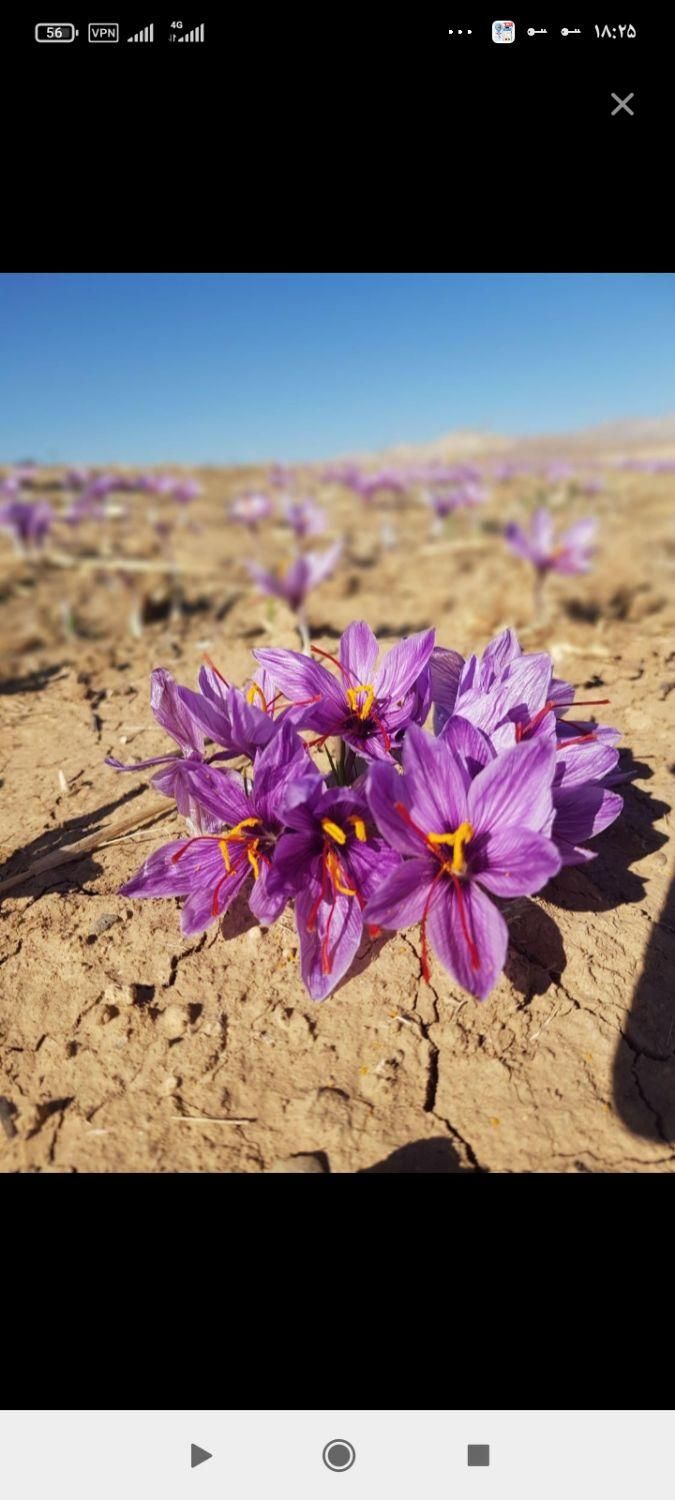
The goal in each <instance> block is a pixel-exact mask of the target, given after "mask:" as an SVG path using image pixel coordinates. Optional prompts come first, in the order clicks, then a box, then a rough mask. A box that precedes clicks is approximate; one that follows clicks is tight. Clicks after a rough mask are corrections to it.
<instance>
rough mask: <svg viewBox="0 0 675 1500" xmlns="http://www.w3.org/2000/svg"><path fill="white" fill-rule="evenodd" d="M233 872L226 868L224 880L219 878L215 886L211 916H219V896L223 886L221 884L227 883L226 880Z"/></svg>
mask: <svg viewBox="0 0 675 1500" xmlns="http://www.w3.org/2000/svg"><path fill="white" fill-rule="evenodd" d="M231 873H232V872H231V871H230V870H226V872H225V874H224V875H223V878H222V880H219V881H218V884H217V885H216V886H215V888H214V892H213V900H212V902H211V916H212V917H217V916H218V897H219V895H220V888H221V886H223V885H224V884H225V881H226V880H229V878H230V874H231Z"/></svg>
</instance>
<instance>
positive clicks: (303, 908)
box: [295, 882, 363, 1000]
mask: <svg viewBox="0 0 675 1500" xmlns="http://www.w3.org/2000/svg"><path fill="white" fill-rule="evenodd" d="M318 893H319V892H318V886H317V885H316V883H315V882H312V884H311V885H310V887H309V888H308V889H305V890H303V891H301V892H300V894H299V895H298V896H296V899H295V922H296V926H297V929H298V937H299V939H300V967H301V972H302V977H303V980H304V983H305V986H306V988H307V990H308V993H309V994H310V996H311V998H312V1000H325V999H326V996H327V995H330V993H331V990H334V989H335V986H336V984H338V983H339V981H340V980H341V979H342V977H343V975H344V974H346V972H347V970H348V968H349V967H350V964H351V963H352V960H353V959H354V958H355V956H356V952H357V949H358V946H359V943H360V941H361V934H362V932H363V921H362V918H361V912H360V909H359V904H358V902H357V901H356V899H355V898H354V897H353V896H340V895H337V896H336V897H335V899H334V900H331V901H321V902H320V904H319V907H318V911H317V913H316V916H315V917H314V907H315V903H316V898H317V896H318ZM313 917H314V920H315V922H316V926H315V929H314V931H312V932H309V931H308V922H309V921H310V920H311V919H312V918H313ZM324 944H325V947H324ZM324 953H325V955H326V960H327V963H328V964H329V965H330V968H329V972H328V973H324V967H325V965H324Z"/></svg>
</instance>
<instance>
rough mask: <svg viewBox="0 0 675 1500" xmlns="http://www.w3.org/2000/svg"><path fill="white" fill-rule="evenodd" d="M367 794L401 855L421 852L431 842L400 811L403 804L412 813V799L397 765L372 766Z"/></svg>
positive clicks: (376, 817) (389, 840)
mask: <svg viewBox="0 0 675 1500" xmlns="http://www.w3.org/2000/svg"><path fill="white" fill-rule="evenodd" d="M366 796H367V798H368V806H369V808H370V811H371V814H372V816H373V818H374V820H375V822H376V824H377V827H378V828H379V830H380V833H381V834H382V835H383V837H384V838H385V839H386V840H387V843H388V844H391V846H392V848H393V849H397V850H398V852H399V853H400V854H419V853H420V850H421V849H424V850H426V849H427V845H426V841H425V839H424V835H423V834H422V833H420V834H417V833H415V831H414V830H413V829H412V828H411V827H410V825H409V824H408V822H407V821H406V819H405V817H404V816H402V814H401V813H400V812H397V811H396V804H397V803H399V804H401V805H402V806H403V807H405V808H407V809H408V812H410V799H409V796H408V784H407V781H406V777H405V776H402V775H401V773H400V772H399V771H397V770H396V768H395V766H393V765H391V764H387V765H375V766H371V768H370V770H369V772H368V776H367V780H366Z"/></svg>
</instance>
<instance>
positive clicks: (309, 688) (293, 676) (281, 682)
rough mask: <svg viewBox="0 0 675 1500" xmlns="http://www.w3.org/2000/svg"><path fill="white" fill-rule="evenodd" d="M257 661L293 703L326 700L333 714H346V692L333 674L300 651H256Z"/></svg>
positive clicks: (254, 653)
mask: <svg viewBox="0 0 675 1500" xmlns="http://www.w3.org/2000/svg"><path fill="white" fill-rule="evenodd" d="M253 655H254V656H255V658H256V660H257V661H259V662H260V664H261V666H263V667H265V669H266V670H267V671H268V672H269V674H270V677H271V678H272V681H273V683H274V685H275V687H276V688H278V689H279V690H280V691H281V692H282V693H284V694H285V696H286V697H287V698H289V699H290V700H291V702H292V703H297V702H298V701H299V700H301V701H304V700H305V699H308V698H316V699H318V700H321V701H323V700H325V701H326V702H327V703H329V704H330V705H331V707H332V708H333V709H334V710H337V711H338V712H339V713H340V714H344V710H345V696H344V690H343V689H342V688H341V687H340V685H339V684H338V683H337V682H336V680H335V678H334V677H333V675H332V673H331V672H328V671H327V669H326V668H325V667H324V666H322V665H321V663H320V662H318V661H312V658H311V657H309V656H304V655H303V654H302V652H301V651H284V650H283V649H276V650H269V651H266V650H256V651H254V652H253Z"/></svg>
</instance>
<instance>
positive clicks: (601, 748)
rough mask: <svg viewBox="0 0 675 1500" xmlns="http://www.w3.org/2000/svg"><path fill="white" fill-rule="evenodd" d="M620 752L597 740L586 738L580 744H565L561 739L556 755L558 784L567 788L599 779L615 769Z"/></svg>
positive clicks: (556, 781)
mask: <svg viewBox="0 0 675 1500" xmlns="http://www.w3.org/2000/svg"><path fill="white" fill-rule="evenodd" d="M618 759H619V752H618V750H615V749H614V748H613V746H612V745H605V744H602V743H601V742H599V741H597V740H586V741H583V742H582V743H581V744H580V745H570V746H569V747H566V746H565V741H564V740H561V741H560V743H559V747H558V752H557V755H556V772H555V784H556V786H563V787H565V788H567V787H571V786H581V785H583V783H584V782H586V781H599V780H600V778H601V777H602V776H605V775H606V774H607V772H608V771H613V770H614V767H615V765H616V764H617V762H618Z"/></svg>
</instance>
